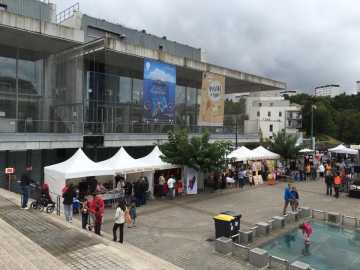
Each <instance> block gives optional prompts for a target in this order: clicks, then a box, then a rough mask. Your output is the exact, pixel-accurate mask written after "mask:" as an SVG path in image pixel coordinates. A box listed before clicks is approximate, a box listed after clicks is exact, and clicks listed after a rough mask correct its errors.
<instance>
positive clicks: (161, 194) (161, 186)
mask: <svg viewBox="0 0 360 270" xmlns="http://www.w3.org/2000/svg"><path fill="white" fill-rule="evenodd" d="M165 182H166V180H165V177H164V174H163V173H162V174H161V175H160V177H159V194H158V195H159V198H165V197H164V185H165Z"/></svg>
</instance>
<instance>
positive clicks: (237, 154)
mask: <svg viewBox="0 0 360 270" xmlns="http://www.w3.org/2000/svg"><path fill="white" fill-rule="evenodd" d="M239 150H240V149H236V150H234V151H232V152H231V153H230V154H229V155H228V156H227V157H228V158H235V161H244V162H245V161H246V160H247V158H246V156H244V155H243V154H241V153H240V151H239Z"/></svg>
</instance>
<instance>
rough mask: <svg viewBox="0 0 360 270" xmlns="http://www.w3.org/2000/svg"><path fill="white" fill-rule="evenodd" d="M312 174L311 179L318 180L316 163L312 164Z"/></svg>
mask: <svg viewBox="0 0 360 270" xmlns="http://www.w3.org/2000/svg"><path fill="white" fill-rule="evenodd" d="M310 175H311V180H313V181H315V180H316V168H315V165H314V163H313V164H311V166H310Z"/></svg>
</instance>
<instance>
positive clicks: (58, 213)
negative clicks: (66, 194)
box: [49, 191, 61, 216]
mask: <svg viewBox="0 0 360 270" xmlns="http://www.w3.org/2000/svg"><path fill="white" fill-rule="evenodd" d="M49 193H51V194H54V195H56V215H58V216H60V200H61V197H60V196H61V195H59V194H57V193H55V192H51V191H49Z"/></svg>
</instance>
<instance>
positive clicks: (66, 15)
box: [56, 3, 80, 23]
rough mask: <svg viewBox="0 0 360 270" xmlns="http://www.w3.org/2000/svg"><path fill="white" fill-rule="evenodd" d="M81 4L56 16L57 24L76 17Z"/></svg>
mask: <svg viewBox="0 0 360 270" xmlns="http://www.w3.org/2000/svg"><path fill="white" fill-rule="evenodd" d="M79 10H80V8H79V3H76V4H75V5H72V6H71V7H69V8H67V9H65V10H64V11H61V12H60V13H58V14H56V23H61V22H63V21H65V20H66V19H68V18H70V17H71V16H73V15H74V12H75V11H79Z"/></svg>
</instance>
